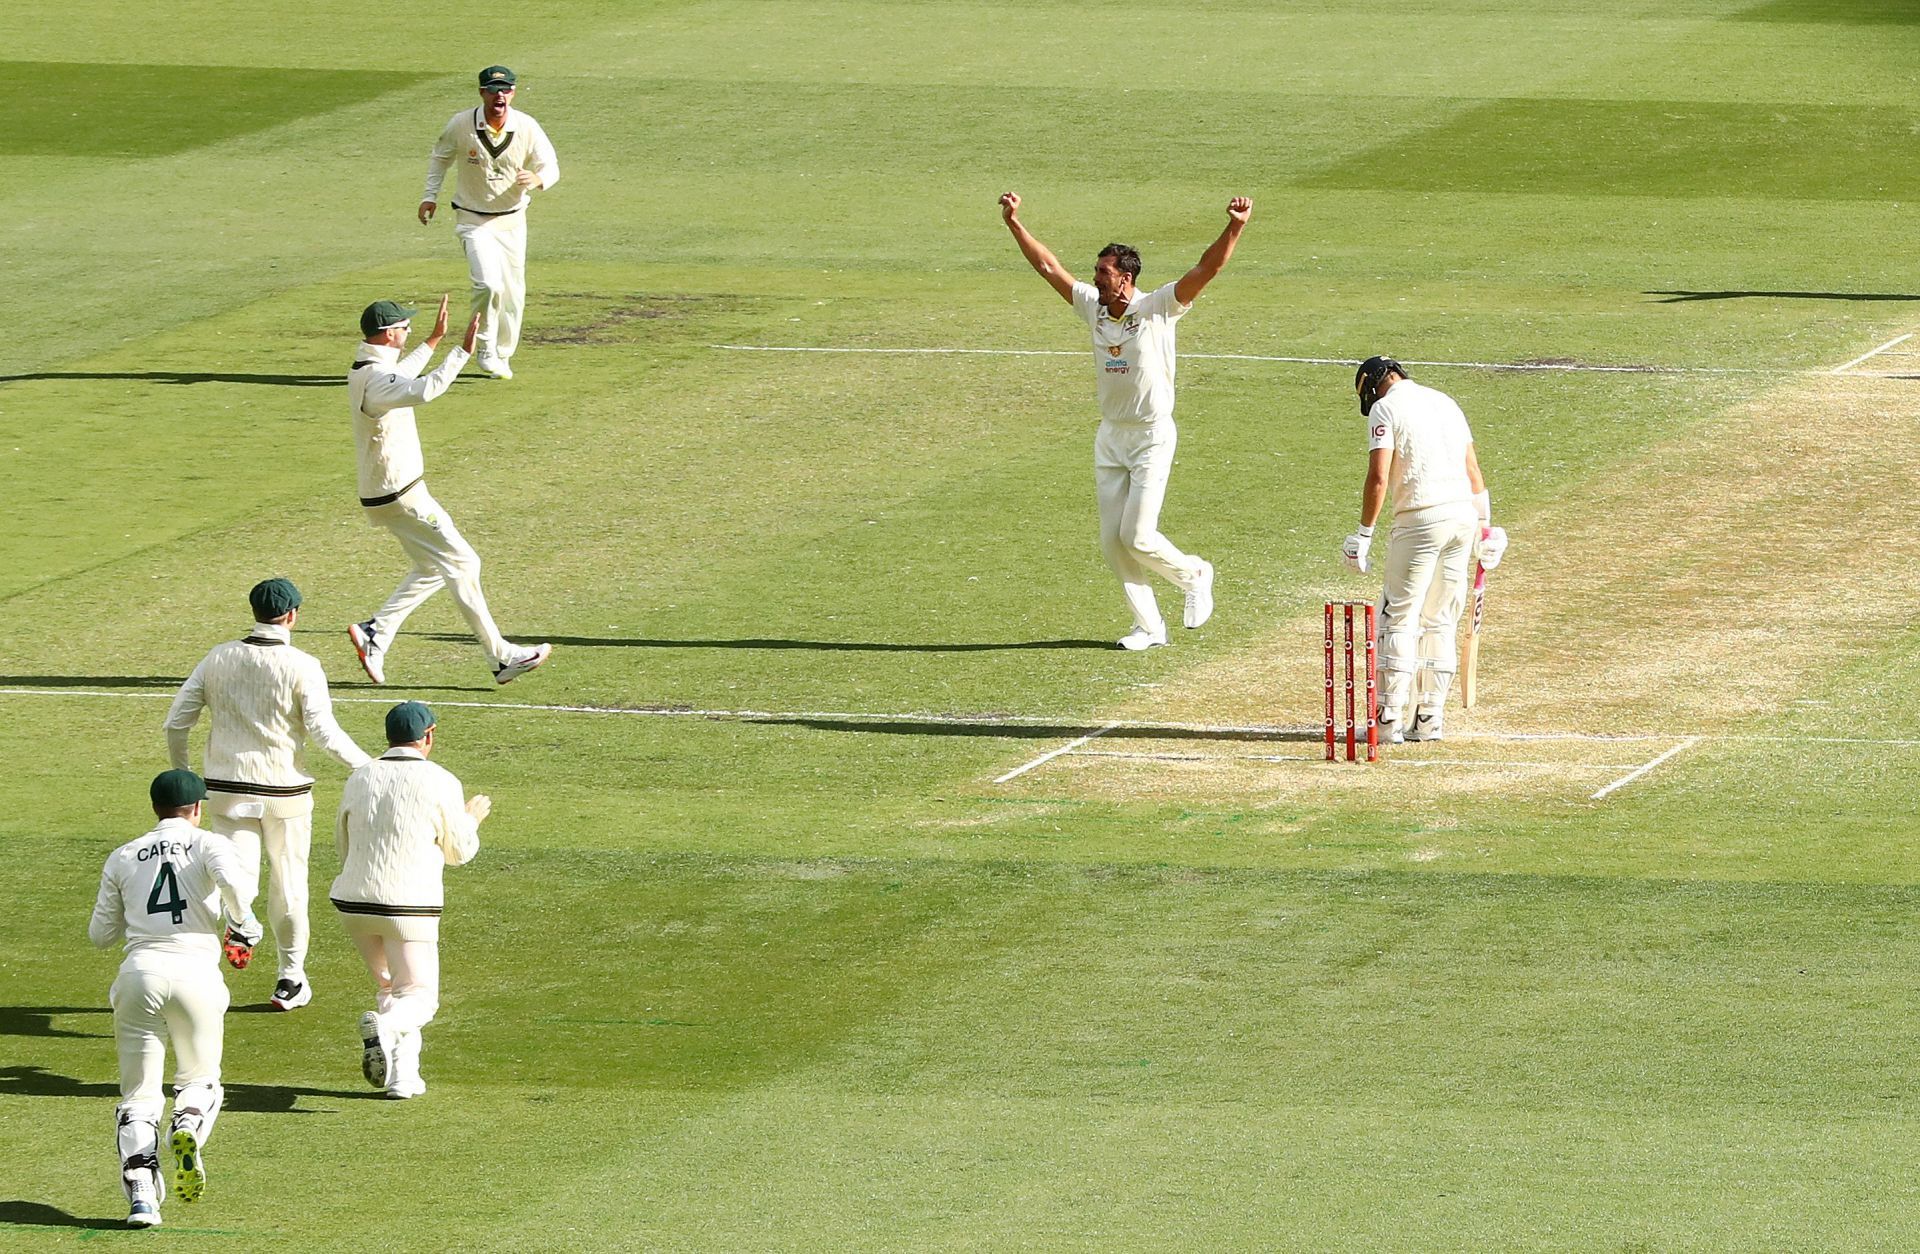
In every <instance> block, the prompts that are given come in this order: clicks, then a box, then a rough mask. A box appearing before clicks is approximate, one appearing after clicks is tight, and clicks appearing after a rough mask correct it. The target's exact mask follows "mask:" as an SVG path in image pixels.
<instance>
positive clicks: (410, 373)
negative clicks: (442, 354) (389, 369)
mask: <svg viewBox="0 0 1920 1254" xmlns="http://www.w3.org/2000/svg"><path fill="white" fill-rule="evenodd" d="M432 360H433V345H431V344H429V343H427V342H426V341H425V340H421V341H420V342H419V343H418V344H415V345H414V346H413V348H412V349H411V350H409V351H408V353H407V355H406V356H405V357H402V358H401V359H400V360H399V361H397V362H395V363H394V366H393V372H394V373H395V374H403V375H405V376H407V378H409V379H412V378H415V377H417V376H418V375H419V374H420V373H421V372H422V371H424V370H425V369H426V368H427V363H428V362H430V361H432Z"/></svg>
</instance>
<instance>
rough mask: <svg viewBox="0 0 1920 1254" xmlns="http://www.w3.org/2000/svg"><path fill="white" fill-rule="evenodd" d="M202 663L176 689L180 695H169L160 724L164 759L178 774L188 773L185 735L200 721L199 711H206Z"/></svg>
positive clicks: (204, 660)
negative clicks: (164, 739) (164, 737)
mask: <svg viewBox="0 0 1920 1254" xmlns="http://www.w3.org/2000/svg"><path fill="white" fill-rule="evenodd" d="M206 666H207V663H206V659H205V658H202V659H201V661H200V665H198V666H196V667H194V668H193V674H191V675H189V676H187V682H186V683H184V684H181V685H180V691H179V692H177V693H175V694H174V695H173V704H172V705H171V706H169V707H168V708H167V721H166V722H165V723H164V724H162V726H164V727H165V728H166V732H167V758H168V760H169V761H170V762H171V764H172V766H173V768H174V769H175V770H178V771H184V770H186V769H188V766H189V762H188V752H187V750H188V742H187V733H188V732H189V731H191V730H192V728H193V725H194V724H195V723H197V722H199V721H200V711H202V710H204V709H206V708H207V681H206V679H205V678H204V676H203V672H204V671H205V670H206Z"/></svg>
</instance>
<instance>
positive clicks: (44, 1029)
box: [0, 1006, 112, 1041]
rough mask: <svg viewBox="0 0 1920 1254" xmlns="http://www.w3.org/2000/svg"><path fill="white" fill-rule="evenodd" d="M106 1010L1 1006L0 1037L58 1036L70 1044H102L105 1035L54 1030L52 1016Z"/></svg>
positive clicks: (108, 1034) (107, 1035)
mask: <svg viewBox="0 0 1920 1254" xmlns="http://www.w3.org/2000/svg"><path fill="white" fill-rule="evenodd" d="M106 1013H107V1008H106V1007H105V1006H0V1036H58V1037H66V1038H68V1039H70V1040H82V1041H104V1040H108V1039H110V1038H111V1036H112V1034H111V1033H108V1032H69V1031H67V1030H66V1029H65V1028H56V1027H54V1026H53V1016H55V1015H103V1014H106Z"/></svg>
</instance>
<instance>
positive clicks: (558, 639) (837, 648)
mask: <svg viewBox="0 0 1920 1254" xmlns="http://www.w3.org/2000/svg"><path fill="white" fill-rule="evenodd" d="M520 634H522V635H523V636H525V638H526V639H528V640H540V641H544V642H546V643H548V644H564V645H568V646H571V647H575V648H587V649H806V650H812V651H818V652H821V653H993V652H998V651H1001V650H1007V649H1112V648H1113V647H1114V643H1113V641H1111V640H1005V641H956V642H953V643H948V644H906V643H900V642H897V641H891V640H884V641H883V640H784V639H779V638H776V637H768V636H747V637H742V638H740V639H736V640H665V639H658V638H654V637H649V636H548V635H543V634H542V633H540V632H537V631H530V632H522V633H520ZM428 638H429V639H432V640H468V639H471V638H472V637H470V636H457V635H453V634H450V633H448V634H439V635H435V634H432V633H429V634H428Z"/></svg>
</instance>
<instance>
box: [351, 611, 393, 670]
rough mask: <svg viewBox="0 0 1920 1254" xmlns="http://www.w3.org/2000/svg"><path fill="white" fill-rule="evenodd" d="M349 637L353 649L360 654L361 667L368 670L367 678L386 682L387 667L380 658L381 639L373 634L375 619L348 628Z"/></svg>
mask: <svg viewBox="0 0 1920 1254" xmlns="http://www.w3.org/2000/svg"><path fill="white" fill-rule="evenodd" d="M347 639H349V640H351V641H353V651H354V652H355V653H357V654H359V655H360V667H361V669H362V670H364V671H366V672H367V678H368V679H371V680H372V681H373V682H374V683H376V684H384V683H386V682H387V668H386V664H385V663H383V662H382V661H381V660H380V641H379V639H378V638H377V637H376V636H375V635H374V634H373V620H372V619H371V618H369V619H368V620H367V621H366V622H364V623H355V624H353V626H351V627H349V628H347Z"/></svg>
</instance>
